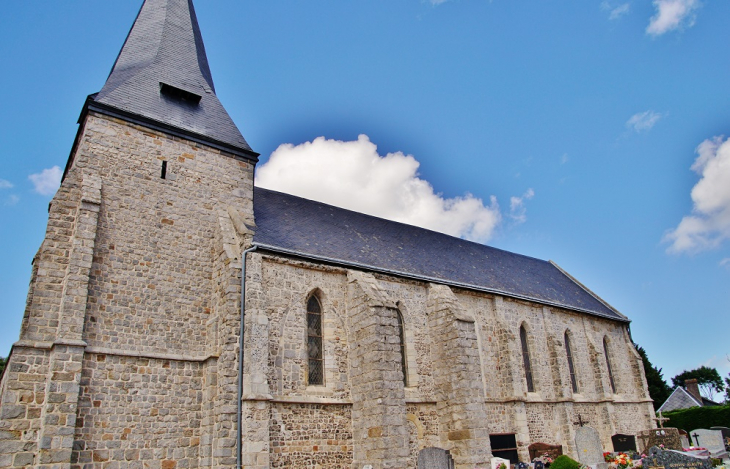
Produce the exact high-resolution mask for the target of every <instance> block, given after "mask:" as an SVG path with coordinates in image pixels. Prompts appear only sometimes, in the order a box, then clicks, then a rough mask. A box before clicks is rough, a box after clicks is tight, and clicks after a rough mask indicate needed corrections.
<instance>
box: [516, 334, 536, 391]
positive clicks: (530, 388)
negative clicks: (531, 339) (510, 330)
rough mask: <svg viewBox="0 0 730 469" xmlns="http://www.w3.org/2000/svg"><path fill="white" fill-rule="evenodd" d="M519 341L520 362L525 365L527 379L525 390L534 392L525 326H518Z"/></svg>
mask: <svg viewBox="0 0 730 469" xmlns="http://www.w3.org/2000/svg"><path fill="white" fill-rule="evenodd" d="M520 342H522V363H523V365H524V367H525V378H526V379H527V392H535V385H534V384H533V382H532V365H530V350H529V349H528V348H527V331H526V330H525V326H524V325H522V326H520Z"/></svg>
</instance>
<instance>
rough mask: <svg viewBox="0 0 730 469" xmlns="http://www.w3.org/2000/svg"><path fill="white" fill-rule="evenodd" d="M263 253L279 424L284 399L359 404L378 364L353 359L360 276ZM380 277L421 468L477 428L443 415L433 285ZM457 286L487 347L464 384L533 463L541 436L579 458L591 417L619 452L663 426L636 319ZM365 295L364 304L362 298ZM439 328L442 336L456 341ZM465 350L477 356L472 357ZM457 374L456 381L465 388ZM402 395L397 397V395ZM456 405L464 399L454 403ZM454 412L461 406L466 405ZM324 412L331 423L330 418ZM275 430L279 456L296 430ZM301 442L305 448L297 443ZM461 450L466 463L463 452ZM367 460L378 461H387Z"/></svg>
mask: <svg viewBox="0 0 730 469" xmlns="http://www.w3.org/2000/svg"><path fill="white" fill-rule="evenodd" d="M254 257H256V258H259V259H261V262H262V267H261V272H262V275H261V277H262V280H261V282H262V288H261V291H262V297H263V298H262V304H261V305H260V306H259V307H260V308H262V309H263V310H265V311H266V316H267V318H268V321H269V341H268V344H269V357H268V367H267V369H268V371H267V373H268V375H267V379H268V382H269V384H270V389H271V394H272V399H273V401H272V403H271V404H269V405H270V409H271V415H272V419H273V418H274V415H275V414H277V412H280V410H277V409H278V408H279V406H283V405H284V404H275V403H273V402H292V405H294V404H293V403H295V402H298V403H300V404H299V405H308V406H309V407H307V409H309V411H311V412H314V413H316V412H318V411H317V410H316V409H327V408H329V407H330V406H335V407H337V405H338V404H341V405H350V404H351V403H353V402H356V401H357V400H359V399H360V398H359V397H358V398H356V397H355V396H354V395H353V394H352V386H353V373H355V372H357V373H362V372H363V370H362V367H367V366H370V363H371V362H370V361H368V360H362V359H359V360H357V362H352V359H353V358H352V356H348V354H347V351H348V350H350V351H351V350H352V347H353V345H352V344H353V341H357V340H360V339H354V338H353V337H356V336H355V335H353V331H352V330H351V327H352V321H351V320H348V319H347V318H348V316H349V315H351V314H352V312H351V309H352V308H356V309H357V308H358V306H356V303H353V299H351V298H350V297H348V293H347V282H348V276H349V277H350V278H353V273H352V272H351V271H348V270H347V269H342V268H339V267H330V266H323V265H318V264H315V263H310V262H305V261H301V260H295V259H289V258H285V257H281V256H274V255H270V254H266V253H255V254H254ZM257 262H258V261H257ZM358 275H359V274H358ZM356 277H357V276H356ZM369 278H371V280H368V282H369V284H370V285H371V287H372V288H375V289H377V291H378V292H379V293H378V294H377V295H381V296H380V297H381V298H382V300H379V301H381V302H383V304H387V305H390V307H395V308H397V309H398V310H399V311H400V313H401V314H402V316H403V319H404V323H405V328H406V333H405V336H406V341H407V344H406V345H407V346H406V355H407V356H406V361H407V370H406V374H407V375H408V386H406V387H405V388H404V393H405V399H406V422H407V423H406V426H407V429H408V431H407V434H408V435H409V436H408V448H409V454H408V456H407V458H406V460H405V461H406V462H405V463H404V464H405V465H406V466H407V467H415V461H416V456H417V452H418V451H419V450H420V449H422V448H425V447H428V446H437V447H443V448H445V449H450V450H452V452H453V450H455V448H456V446H458V445H455V443H456V442H457V440H450V439H449V434H450V432H451V436H452V437H454V438H455V437H456V436H458V435H462V434H463V435H466V432H461V433H460V432H459V430H460V429H462V430H465V429H467V428H468V426H469V425H468V418H466V417H465V418H464V419H460V421H459V422H458V425H461V427H460V428H455V427H454V428H452V429H449V426H450V425H451V424H450V423H448V420H444V419H443V416H444V415H445V414H449V413H450V412H451V413H452V414H453V412H452V411H450V410H448V409H447V408H446V407H444V408H441V407H440V406H439V399H440V396H442V395H443V390H442V389H441V388H440V386H442V384H440V383H445V382H446V381H449V380H448V378H446V377H445V376H449V375H450V374H446V375H443V373H442V374H441V375H440V374H439V373H438V370H440V369H442V368H443V364H440V363H441V361H440V360H441V359H439V358H438V357H437V356H436V355H434V353H435V352H434V348H433V347H434V343H435V342H434V340H436V339H434V327H436V326H435V325H434V324H430V322H429V321H431V319H430V318H431V315H432V313H429V312H428V311H429V307H428V302H429V291H430V288H429V285H428V284H425V283H422V282H417V281H412V280H406V279H399V278H394V277H391V276H385V275H380V274H375V275H374V276H372V277H369ZM373 281H374V283H373ZM439 288H446V287H439ZM447 290H451V291H453V293H452V295H453V300H452V301H453V302H454V303H453V304H454V305H455V306H454V307H455V308H458V311H457V312H456V314H457V315H462V316H463V317H462V319H461V320H459V321H457V322H459V323H463V324H465V325H466V324H469V321H473V323H472V324H473V326H472V327H473V331H474V334H475V335H474V347H475V350H476V351H478V353H476V354H475V355H471V357H472V358H470V359H469V360H471V361H470V362H469V364H466V363H465V364H464V366H466V367H467V368H468V367H469V366H472V365H473V366H475V367H476V368H475V371H470V372H469V373H468V374H467V375H465V377H460V379H459V382H460V383H463V384H464V385H465V386H467V387H468V388H469V389H480V390H481V391H479V392H478V394H479V395H480V396H481V398H480V399H481V401H482V402H483V403H482V404H481V405H482V406H483V409H484V410H483V412H484V417H483V418H480V419H479V420H480V421H483V422H484V424H485V429H484V436H486V435H488V434H492V433H515V434H516V435H517V440H518V444H519V446H520V455H521V457H523V458H527V445H529V444H530V443H533V442H536V441H542V442H546V443H564V444H565V447H564V450H565V451H566V452H567V453H569V454H571V453H573V454H574V452H575V448H574V447H573V444H572V441H573V439H574V435H575V428H576V427H577V425H578V420H579V415H580V418H582V420H583V421H584V422H586V424H590V425H592V426H595V427H596V428H597V429H599V433H600V435H601V438H602V439H603V440H604V446H605V447H606V448H610V436H611V435H612V434H614V433H617V432H619V431H622V432H623V431H625V432H628V433H633V432H636V431H638V430H639V429H641V428H646V427H651V426H652V422H651V420H650V416H651V414H650V408H651V404H650V403H649V402H648V400H647V397H646V396H647V392H646V388H645V380H644V377H643V371H642V369H640V368H638V367H637V361H636V354H635V350H634V349H633V346H631V345H630V343H629V339H628V333H627V332H626V329H625V326H624V325H622V324H620V323H616V322H614V321H609V320H605V319H601V318H597V317H591V316H587V315H584V314H578V313H575V312H572V311H566V310H562V309H559V308H548V307H543V306H541V305H537V304H534V303H530V302H526V301H520V300H513V299H510V298H505V297H499V296H494V295H489V294H483V293H475V292H471V291H466V290H460V289H447ZM311 294H316V295H317V296H318V298H320V300H321V303H322V305H323V309H324V319H323V320H324V321H325V324H327V326H326V327H325V332H324V339H325V340H324V349H325V350H324V355H325V362H326V364H325V366H326V368H327V370H328V371H327V373H326V379H325V385H324V386H308V385H307V383H306V366H307V360H306V347H305V343H306V329H305V319H306V310H305V306H306V300H307V298H308V297H309V295H311ZM446 296H447V297H448V294H447V295H446ZM353 298H354V297H353ZM358 301H359V302H360V303H358V304H361V302H362V300H358ZM371 307H372V306H371ZM386 309H387V308H386ZM370 314H375V313H370ZM464 319H466V320H467V322H464ZM520 325H524V326H525V327H526V330H527V331H528V342H529V347H530V353H531V359H532V367H533V372H534V379H535V392H532V393H528V392H527V389H526V384H525V377H524V370H523V369H522V358H521V349H520V345H519V327H520ZM460 327H462V328H463V326H460ZM459 330H460V329H459V328H457V329H455V330H454V331H455V334H457V335H455V336H454V337H458V336H459V334H466V335H465V336H464V337H463V338H461V339H458V340H459V341H464V340H467V342H468V339H466V337H468V334H469V333H468V332H466V330H464V331H461V332H457V331H459ZM566 331H569V334H570V336H571V348H572V352H573V360H574V364H575V370H576V379H577V381H578V392H577V393H573V390H572V387H571V384H570V376H569V372H568V365H567V354H566V350H565V344H564V335H565V332H566ZM436 335H438V336H439V340H441V337H446V335H443V334H436ZM604 337H609V341H610V344H611V349H610V353H611V354H612V355H611V359H612V365H613V367H614V378H615V380H616V383H617V393H616V394H613V393H612V392H611V391H610V387H609V385H608V380H607V372H606V370H605V357H604V356H603V354H602V343H603V338H604ZM437 350H438V348H437ZM463 356H464V357H467V356H470V355H469V354H467V353H465V354H463ZM447 360H451V358H449V359H447ZM392 362H393V363H392V364H393V365H394V366H395V365H398V363H397V361H396V359H395V358H392ZM449 363H452V366H453V364H454V362H449ZM467 368H465V369H467ZM619 375H620V376H619ZM466 376H472V380H471V381H469V379H468V378H466ZM445 380H446V381H445ZM452 381H453V380H452ZM452 381H450V382H449V383H447V385H448V386H449V388H448V389H450V390H452V391H450V392H452V393H453V392H454V391H453V382H452ZM639 384H641V386H639ZM462 395H464V396H465V395H466V394H462ZM376 397H377V396H376ZM391 397H396V398H397V396H396V394H393V395H392V396H391ZM379 398H381V399H382V398H383V397H382V396H381V397H379ZM464 402H467V401H464ZM307 403H310V404H307ZM455 403H456V401H453V402H452V405H453V404H455ZM323 404H326V405H323ZM474 405H476V403H473V404H469V406H470V407H469V409H470V411H471V412H474V411H475V409H476V407H474ZM452 410H453V411H455V412H457V413H458V411H456V409H452ZM322 412H325V410H322ZM323 418H326V416H325V415H324V414H323ZM272 421H273V420H272ZM272 425H273V424H272ZM272 425H270V427H269V428H270V441H271V445H272V446H271V453H272V458H275V457H274V456H273V455H274V454H275V453H276V451H277V450H276V449H275V448H274V446H273V445H274V441H276V444H278V445H285V446H286V445H287V444H286V443H285V442H286V440H287V439H289V438H294V436H293V435H291V434H288V433H286V432H283V433H282V432H279V431H278V430H277V432H276V435H274V429H275V427H274V426H272ZM457 433H458V435H457ZM296 438H297V441H300V440H301V439H302V438H303V437H302V435H301V434H299V435H297V436H296ZM308 438H311V439H312V441H315V440H316V439H317V432H316V431H312V432H310V435H309V437H308ZM305 439H306V437H305ZM458 441H460V440H458ZM360 444H362V442H360V441H359V440H358V438H356V437H355V438H354V440H353V445H354V452H355V453H357V451H358V445H360ZM460 444H461V443H460ZM480 444H481V446H482V447H484V446H485V444H483V443H480ZM292 445H294V446H296V447H300V446H302V444H300V443H296V444H294V443H293V442H292ZM486 445H487V446H488V441H487V442H486ZM317 446H319V445H317ZM467 447H468V445H467ZM456 453H457V458H456V459H458V450H457V451H456ZM287 457H289V456H287ZM277 460H278V459H277ZM273 461H274V459H272V464H273ZM360 462H362V461H360ZM367 462H368V463H370V464H376V465H377V462H376V461H367ZM468 464H472V463H471V462H470V463H468ZM472 465H473V464H472ZM459 466H461V467H468V465H467V463H463V462H462V463H459V462H458V461H457V467H459ZM353 467H354V466H353ZM358 467H359V466H358Z"/></svg>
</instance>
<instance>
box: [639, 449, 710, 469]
mask: <svg viewBox="0 0 730 469" xmlns="http://www.w3.org/2000/svg"><path fill="white" fill-rule="evenodd" d="M648 453H649V454H648V455H647V457H645V458H644V463H643V466H644V469H652V468H659V467H663V468H664V469H712V462H711V461H710V459H709V458H697V457H694V456H691V455H688V454H686V453H682V452H681V451H673V450H662V449H659V448H658V447H656V446H654V447H652V448H650V449H649V451H648Z"/></svg>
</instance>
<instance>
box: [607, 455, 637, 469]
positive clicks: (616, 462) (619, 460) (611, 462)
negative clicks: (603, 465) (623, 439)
mask: <svg viewBox="0 0 730 469" xmlns="http://www.w3.org/2000/svg"><path fill="white" fill-rule="evenodd" d="M607 454H608V455H607ZM607 454H606V453H604V455H603V459H604V460H605V461H606V462H607V463H608V466H609V467H610V468H612V469H614V468H615V469H628V468H629V467H634V462H633V461H632V460H631V458H630V457H629V455H628V454H626V453H618V454H616V456H613V454H612V453H607ZM609 457H610V459H609Z"/></svg>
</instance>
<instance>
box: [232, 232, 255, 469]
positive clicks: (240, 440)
mask: <svg viewBox="0 0 730 469" xmlns="http://www.w3.org/2000/svg"><path fill="white" fill-rule="evenodd" d="M257 247H258V246H254V247H251V248H248V249H246V250H244V251H243V253H241V330H240V332H239V341H238V417H237V420H238V428H237V429H236V469H241V451H242V449H243V419H242V417H241V412H242V411H243V408H242V404H241V401H242V400H243V332H244V330H245V326H244V324H245V323H244V320H245V319H246V254H248V253H249V252H253V251H255V250H256V248H257Z"/></svg>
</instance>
